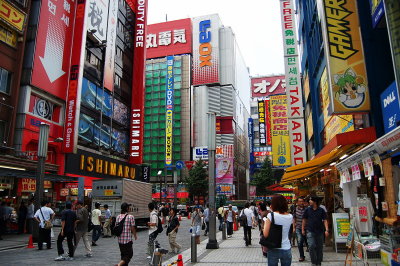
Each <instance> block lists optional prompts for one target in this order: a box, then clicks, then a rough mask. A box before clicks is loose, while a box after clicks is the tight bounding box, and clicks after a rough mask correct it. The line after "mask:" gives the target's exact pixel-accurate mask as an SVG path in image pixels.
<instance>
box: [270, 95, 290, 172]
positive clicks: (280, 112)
mask: <svg viewBox="0 0 400 266" xmlns="http://www.w3.org/2000/svg"><path fill="white" fill-rule="evenodd" d="M269 103H270V113H271V135H272V165H273V166H290V165H291V158H290V137H289V125H288V114H287V112H288V110H287V109H288V108H287V97H286V95H273V96H271V97H270V102H269Z"/></svg>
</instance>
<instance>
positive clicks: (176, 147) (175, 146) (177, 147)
mask: <svg viewBox="0 0 400 266" xmlns="http://www.w3.org/2000/svg"><path fill="white" fill-rule="evenodd" d="M173 150H174V151H181V146H180V145H174V147H173Z"/></svg>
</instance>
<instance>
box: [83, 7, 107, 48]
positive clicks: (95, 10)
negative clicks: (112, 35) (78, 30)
mask: <svg viewBox="0 0 400 266" xmlns="http://www.w3.org/2000/svg"><path fill="white" fill-rule="evenodd" d="M87 4H88V5H89V11H88V18H87V23H86V28H87V30H88V31H89V32H93V33H92V34H93V35H94V36H95V37H96V38H97V39H98V40H99V41H100V42H101V41H103V40H106V39H107V20H108V0H88V2H87Z"/></svg>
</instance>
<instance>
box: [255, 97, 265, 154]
mask: <svg viewBox="0 0 400 266" xmlns="http://www.w3.org/2000/svg"><path fill="white" fill-rule="evenodd" d="M257 107H258V127H259V132H260V146H265V145H266V144H267V134H266V128H265V102H264V101H258V104H257Z"/></svg>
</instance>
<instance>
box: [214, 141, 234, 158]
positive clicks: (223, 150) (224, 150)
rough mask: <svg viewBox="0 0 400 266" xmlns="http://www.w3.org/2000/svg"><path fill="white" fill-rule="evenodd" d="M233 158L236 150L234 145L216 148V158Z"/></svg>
mask: <svg viewBox="0 0 400 266" xmlns="http://www.w3.org/2000/svg"><path fill="white" fill-rule="evenodd" d="M231 157H232V158H233V157H234V149H233V144H227V145H219V146H217V147H215V158H217V159H218V158H231Z"/></svg>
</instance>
